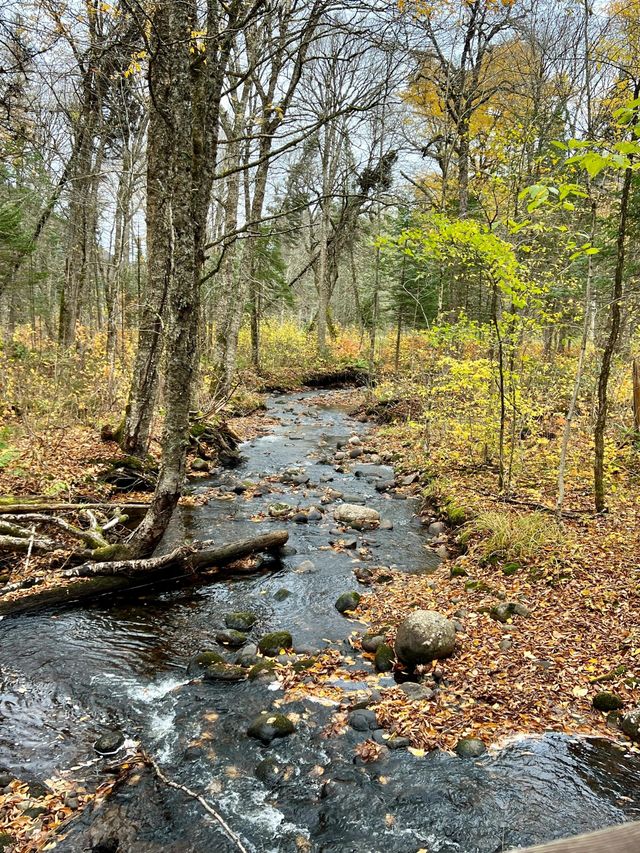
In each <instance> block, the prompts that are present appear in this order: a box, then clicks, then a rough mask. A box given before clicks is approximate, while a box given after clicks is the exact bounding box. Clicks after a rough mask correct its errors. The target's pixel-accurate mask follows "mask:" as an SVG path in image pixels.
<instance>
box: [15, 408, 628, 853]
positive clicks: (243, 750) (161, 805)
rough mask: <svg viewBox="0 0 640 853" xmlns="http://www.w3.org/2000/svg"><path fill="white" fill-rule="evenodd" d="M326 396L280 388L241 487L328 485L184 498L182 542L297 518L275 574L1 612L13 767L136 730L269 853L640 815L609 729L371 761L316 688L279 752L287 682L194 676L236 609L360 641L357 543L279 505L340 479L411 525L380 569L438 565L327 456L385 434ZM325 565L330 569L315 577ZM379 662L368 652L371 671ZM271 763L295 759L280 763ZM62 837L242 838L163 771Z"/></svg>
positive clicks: (186, 844)
mask: <svg viewBox="0 0 640 853" xmlns="http://www.w3.org/2000/svg"><path fill="white" fill-rule="evenodd" d="M315 398H316V395H315V394H298V395H295V396H280V397H275V398H273V399H272V400H271V401H270V406H269V408H270V414H271V415H273V416H274V417H275V418H277V419H279V424H278V425H277V426H275V427H274V428H273V430H272V432H271V433H270V434H269V435H266V436H263V437H260V438H257V439H255V440H253V441H251V442H248V443H247V444H246V445H245V446H244V447H243V448H242V449H243V452H244V454H245V456H246V462H245V463H244V464H243V465H242V467H241V468H240V469H239V470H238V471H236V472H234V476H235V477H237V478H238V479H239V480H244V479H250V480H252V481H254V482H260V481H263V480H264V479H265V478H266V477H272V476H275V475H278V474H280V473H282V471H283V470H285V469H287V468H291V467H296V468H301V469H305V470H306V472H307V473H308V474H309V475H310V482H309V484H308V485H306V486H303V487H302V488H300V487H297V488H294V487H291V486H287V485H283V484H272V487H273V488H274V493H271V494H265V495H264V496H263V497H258V498H251V499H248V498H245V497H244V496H242V495H238V496H234V497H233V498H230V499H224V500H222V499H218V498H213V499H211V500H210V501H209V502H208V503H207V504H205V505H204V506H199V507H194V508H183V509H182V510H181V511H180V513H179V514H178V516H177V517H176V518H175V519H174V522H173V523H172V525H171V528H170V530H169V531H168V534H167V537H166V540H165V542H164V543H163V546H162V547H163V548H166V549H168V548H170V547H172V546H173V545H175V544H176V543H177V542H181V541H183V540H184V539H185V537H191V538H194V539H196V538H215V539H217V540H219V541H220V542H223V541H230V540H235V539H239V538H242V537H244V536H245V535H254V534H256V533H258V532H266V531H269V530H272V529H274V528H275V527H281V526H283V524H284V525H286V526H287V527H288V529H289V531H290V545H292V546H293V547H294V548H295V549H296V551H297V553H296V554H295V555H293V556H289V557H286V558H284V559H283V560H282V561H281V563H280V564H279V565H276V566H275V567H272V568H271V570H269V571H267V572H265V573H262V574H256V575H252V576H245V577H242V578H238V579H235V580H229V581H226V582H219V583H212V584H209V585H198V586H193V585H190V586H182V587H180V588H177V589H176V588H171V589H170V588H165V589H164V590H158V589H155V590H151V589H142V590H140V591H139V592H138V593H137V594H136V595H135V596H131V595H129V596H128V597H126V598H119V599H114V598H110V599H103V600H100V601H98V602H95V603H93V604H92V605H83V606H70V607H66V608H58V609H51V610H48V611H40V612H37V613H34V614H32V615H20V616H17V617H13V618H6V619H4V620H2V621H1V622H0V668H1V678H0V766H3V767H6V768H8V769H9V770H10V771H11V772H13V773H15V774H16V775H18V776H20V777H21V778H28V777H31V778H33V777H35V778H39V779H45V778H47V777H50V776H52V775H56V774H59V773H63V774H64V773H66V774H68V776H69V777H70V778H82V777H83V774H84V775H87V776H91V775H93V776H94V777H95V776H96V775H97V774H99V772H100V761H101V760H98V761H97V762H96V760H95V753H94V752H93V749H92V743H93V741H94V740H95V738H96V736H97V734H99V733H100V731H101V730H103V729H104V727H105V726H107V727H109V726H112V727H117V728H120V729H122V730H123V731H125V732H126V733H127V735H128V736H129V737H130V738H133V739H139V740H140V741H141V742H142V744H143V745H144V747H145V748H146V749H147V751H148V752H149V753H150V754H152V755H153V756H154V757H155V758H156V760H157V761H158V763H159V764H160V765H161V766H162V767H163V768H164V770H165V772H166V773H167V775H169V776H170V777H171V778H172V779H174V780H176V781H177V782H179V783H181V784H182V785H185V786H188V787H189V788H191V789H193V790H196V791H198V792H199V793H202V794H203V795H204V796H205V797H208V798H209V799H210V800H211V802H212V803H214V804H215V806H216V808H217V809H218V811H219V812H220V813H221V814H222V815H223V816H224V818H225V819H226V820H227V822H228V823H229V824H230V825H231V826H232V827H233V829H234V830H235V831H236V832H237V833H238V835H239V836H240V838H241V839H242V841H243V843H244V845H245V846H246V848H247V850H251V851H257V853H289V851H291V852H292V853H293V851H299V850H306V851H345V853H378V851H380V853H382V851H385V853H386V851H392V852H393V851H398V853H405V851H406V853H414V851H417V850H419V849H425V850H428V851H429V853H498V851H503V850H510V849H512V848H514V847H517V846H521V845H522V846H524V845H527V844H533V843H539V842H541V841H545V840H549V839H552V838H557V837H561V836H565V835H571V834H574V833H578V832H581V831H587V830H590V829H595V828H599V827H602V826H605V825H609V824H614V823H619V822H622V821H624V820H625V819H634V818H635V819H638V818H639V817H640V761H638V759H637V757H633V756H631V755H628V754H626V753H625V750H624V749H623V748H620V747H618V746H615V745H613V744H610V743H608V742H606V741H596V740H580V739H572V738H568V737H564V736H561V735H555V734H554V735H548V736H545V737H543V738H538V739H521V740H518V741H515V742H513V743H512V744H511V745H509V746H507V747H505V748H503V749H502V750H500V751H491V752H490V753H488V754H486V755H485V756H483V757H482V758H480V759H477V760H475V761H468V760H462V759H459V758H456V757H452V756H449V755H446V754H442V753H433V754H431V755H429V756H427V757H426V758H418V757H415V756H413V755H411V754H409V753H408V752H406V751H404V750H398V751H395V752H392V753H390V755H389V757H388V758H386V759H384V760H382V761H379V762H376V763H372V764H366V765H362V764H357V763H354V747H355V745H356V744H357V742H358V741H359V740H362V739H363V738H364V737H365V736H364V735H362V734H359V733H357V732H355V731H351V730H350V731H349V732H348V733H347V734H346V735H343V736H338V737H333V738H329V739H325V738H323V737H322V735H321V730H322V728H323V727H324V726H325V725H326V723H327V722H328V720H329V718H330V715H331V713H332V710H331V708H327V707H324V706H323V705H321V704H318V703H317V702H313V701H311V700H307V701H297V702H295V703H291V704H288V705H286V706H285V707H284V709H283V710H284V711H285V712H293V713H296V714H299V715H300V721H299V723H298V726H297V731H296V733H295V734H294V735H292V736H290V737H288V738H283V739H281V740H276V741H274V742H273V744H272V745H271V746H270V747H268V748H266V747H263V746H261V745H260V743H259V742H258V741H255V740H252V739H250V738H248V737H247V736H246V729H247V726H248V723H249V722H250V721H251V719H252V718H253V717H254V716H255V715H256V714H257V713H259V712H260V711H261V710H267V709H271V708H272V707H273V702H274V700H276V699H278V698H280V697H281V696H282V694H281V692H279V691H277V690H274V689H273V685H271V686H269V684H268V682H264V681H258V682H253V683H248V682H244V683H240V684H219V685H216V684H208V683H202V682H198V681H196V682H192V681H190V679H189V678H188V677H187V675H186V671H185V667H186V663H187V661H188V660H189V658H190V657H191V656H192V655H194V654H197V653H198V652H200V651H202V650H204V649H210V648H214V647H215V639H214V638H215V633H216V630H218V629H220V628H221V627H223V616H224V614H225V613H226V612H229V611H234V610H251V611H254V612H255V613H257V614H258V616H259V620H258V623H257V625H256V626H255V628H254V629H253V631H252V636H254V637H256V638H257V637H259V636H260V635H261V634H263V633H266V632H267V631H269V630H277V629H286V630H289V631H290V632H291V633H292V635H293V638H294V645H296V646H300V647H302V646H311V647H313V648H322V647H324V646H327V645H335V646H338V647H342V648H343V649H345V650H346V647H345V646H344V645H343V644H344V642H345V640H346V638H347V637H348V635H349V634H350V633H351V632H352V631H353V630H354V627H357V626H354V623H353V622H352V621H349V620H347V619H345V618H343V617H342V616H340V615H339V614H338V613H337V611H336V610H335V608H334V602H335V600H336V598H337V597H338V595H339V594H340V593H341V592H344V591H347V590H351V589H356V588H357V583H356V582H355V579H354V577H353V568H354V560H355V559H356V557H357V555H356V554H355V552H353V551H347V552H341V553H338V552H335V551H332V550H319V549H320V547H321V546H324V545H326V544H327V542H328V540H329V539H330V538H331V534H330V530H331V528H332V527H333V526H334V523H333V522H332V520H331V508H330V507H328V508H327V509H326V512H325V515H324V518H323V519H322V520H321V521H318V522H314V523H309V524H304V525H302V524H295V523H293V522H274V521H271V520H270V519H268V518H266V519H263V520H260V521H257V522H256V521H252V520H251V518H252V516H255V515H256V514H259V513H260V512H266V509H267V507H268V505H269V504H271V503H274V502H276V501H278V502H279V501H284V502H290V503H292V504H293V505H295V506H301V507H310V506H312V505H315V504H319V499H320V496H321V495H322V493H323V491H324V490H325V489H326V488H327V487H332V488H335V489H337V490H339V491H341V492H343V493H345V495H346V496H349V495H353V496H357V497H358V498H359V499H362V498H364V499H365V501H366V504H367V505H368V506H371V507H374V508H376V509H378V510H379V511H380V513H381V515H382V518H383V519H387V520H389V521H392V522H393V530H379V531H375V532H367V533H363V534H360V535H359V536H358V539H359V546H361V545H366V546H367V547H368V548H369V549H370V550H371V553H372V557H373V560H372V562H373V563H374V564H376V565H395V566H397V567H398V568H401V569H403V570H405V571H426V570H428V569H429V568H432V567H433V566H434V565H435V562H436V559H435V557H434V555H433V552H432V551H430V550H428V549H427V548H425V545H426V543H427V536H426V534H425V532H424V530H423V529H422V527H421V525H420V522H419V519H418V518H417V517H416V516H415V512H416V509H417V507H416V504H415V503H414V502H413V501H411V500H400V499H397V498H396V497H394V496H392V495H386V494H379V493H378V492H376V490H375V488H374V485H375V483H374V481H373V480H372V479H371V478H370V477H368V476H367V475H368V474H369V473H370V469H368V468H366V466H365V467H364V468H362V467H361V466H359V465H358V463H357V460H356V461H355V462H354V464H353V465H352V466H350V467H351V470H350V471H349V472H348V473H338V472H336V471H335V470H334V468H333V467H332V466H331V465H327V464H319V463H321V458H322V456H324V455H325V454H329V455H332V453H333V451H334V450H335V447H336V443H337V441H338V440H339V439H345V438H347V437H348V436H350V435H352V434H353V433H354V432H357V433H362V432H363V430H366V427H363V426H362V425H361V424H359V423H356V422H355V421H353V420H351V419H350V418H349V417H348V415H347V413H346V412H345V411H343V410H342V409H341V408H340V407H339V406H338V405H337V404H334V403H332V401H331V395H330V394H329V395H325V400H326V401H327V402H326V403H324V404H319V403H318V401H317V400H316V399H315ZM358 471H360V474H361V476H356V474H357V472H358ZM383 473H384V472H383ZM389 473H390V472H389ZM329 477H331V478H333V479H332V480H328V479H327V478H329ZM211 485H212V484H211V481H209V480H200V481H197V482H195V483H194V484H192V488H193V491H194V492H195V493H198V492H199V491H202V490H203V489H207V488H209V487H210V486H211ZM308 560H310V561H311V562H312V563H313V566H314V567H313V569H312V570H309V571H304V572H298V571H296V569H297V568H298V567H299V566H300V564H301V563H302V562H303V561H308ZM356 564H357V563H356ZM283 588H284V589H287V590H288V591H289V592H290V593H291V594H290V595H289V597H287V598H286V599H285V600H283V601H279V600H277V599H276V598H275V597H274V596H275V593H276V592H277V591H278V590H282V589H283ZM232 657H233V654H229V658H230V659H232ZM367 667H369V665H368V664H366V663H363V662H362V661H358V668H361V669H362V668H364V669H366V668H367ZM369 668H370V667H369ZM265 758H272V759H275V761H274V763H273V764H271V765H266V764H262V765H261V762H263V760H264V759H265ZM258 765H260V770H259V771H258V775H256V767H258ZM56 849H57V850H59V851H69V853H76V851H78V853H79V852H80V851H85V850H94V851H100V853H109V851H111V853H115V851H120V853H129V851H131V853H147V851H148V853H153V851H160V850H162V851H168V853H192V851H193V853H205V851H222V853H226V851H230V850H234V849H236V848H235V847H234V846H233V844H232V843H231V842H230V841H229V840H228V839H227V838H226V836H225V835H224V834H223V833H222V831H221V830H220V828H219V826H218V825H217V824H216V823H215V822H214V821H213V820H212V819H211V818H210V817H209V816H208V815H207V814H206V812H205V811H204V810H203V809H202V807H201V806H200V805H199V804H198V803H197V802H195V801H194V800H192V799H189V798H188V797H186V796H185V795H184V794H183V793H182V792H180V791H176V790H172V789H170V788H167V787H166V786H165V785H164V784H163V783H161V782H160V781H159V780H158V779H157V778H155V776H154V775H153V774H152V773H149V774H147V775H146V776H145V775H144V774H143V775H142V778H141V779H140V780H139V781H138V782H137V783H136V784H124V785H122V786H121V787H120V788H118V789H117V790H116V792H115V793H114V795H113V796H112V797H111V799H110V801H109V803H108V804H107V805H106V806H102V807H101V808H100V809H98V810H95V811H93V810H91V809H89V810H87V811H86V812H85V814H84V815H83V816H82V817H81V818H80V819H79V820H78V821H77V822H76V824H75V825H74V827H73V828H72V829H71V831H70V832H69V833H68V835H67V836H66V838H65V839H64V840H62V841H61V842H60V843H59V844H58V846H57V847H56Z"/></svg>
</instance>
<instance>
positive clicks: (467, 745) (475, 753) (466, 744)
mask: <svg viewBox="0 0 640 853" xmlns="http://www.w3.org/2000/svg"><path fill="white" fill-rule="evenodd" d="M486 751H487V747H486V746H485V745H484V744H483V742H482V741H481V740H479V738H475V737H468V738H462V740H459V741H458V743H457V745H456V755H459V756H460V758H479V757H480V756H481V755H484V753H485V752H486Z"/></svg>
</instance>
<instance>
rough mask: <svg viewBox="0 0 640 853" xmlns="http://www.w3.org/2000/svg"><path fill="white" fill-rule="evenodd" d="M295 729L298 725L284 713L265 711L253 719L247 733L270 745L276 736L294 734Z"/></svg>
mask: <svg viewBox="0 0 640 853" xmlns="http://www.w3.org/2000/svg"><path fill="white" fill-rule="evenodd" d="M295 730H296V727H295V726H294V724H293V722H292V721H291V720H290V719H289V717H285V715H284V714H272V713H269V712H268V711H263V712H262V713H261V714H259V715H258V716H257V717H256V718H255V719H254V720H253V722H252V723H251V725H250V726H249V728H248V729H247V734H248V735H249V737H253V738H256V739H257V740H260V741H262V743H263V744H264V745H265V746H268V745H269V744H270V743H271V741H272V740H274V739H275V738H281V737H286V736H287V735H292V734H293V733H294V732H295Z"/></svg>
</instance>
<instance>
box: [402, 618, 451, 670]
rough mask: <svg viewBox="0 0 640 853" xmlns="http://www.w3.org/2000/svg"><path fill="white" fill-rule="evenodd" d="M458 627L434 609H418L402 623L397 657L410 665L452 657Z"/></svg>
mask: <svg viewBox="0 0 640 853" xmlns="http://www.w3.org/2000/svg"><path fill="white" fill-rule="evenodd" d="M455 644H456V626H455V625H454V623H453V622H452V621H451V620H450V619H447V618H446V617H445V616H443V615H442V614H441V613H436V612H435V611H434V610H416V611H414V612H413V613H412V614H411V615H410V616H407V618H406V619H405V620H404V622H402V623H401V624H400V626H399V628H398V631H397V634H396V643H395V650H396V656H397V657H398V659H399V660H401V661H403V662H404V663H406V664H409V665H410V666H417V665H418V664H423V663H430V662H431V661H432V660H437V659H439V658H446V657H449V655H451V654H453V650H454V648H455Z"/></svg>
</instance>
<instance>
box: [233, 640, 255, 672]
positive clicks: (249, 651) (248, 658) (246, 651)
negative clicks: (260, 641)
mask: <svg viewBox="0 0 640 853" xmlns="http://www.w3.org/2000/svg"><path fill="white" fill-rule="evenodd" d="M259 660H260V658H259V657H258V647H257V646H256V644H255V643H249V644H248V645H247V646H244V648H242V649H241V650H240V652H238V654H237V655H236V659H235V661H234V663H237V664H238V666H253V665H254V663H257V662H258V661H259Z"/></svg>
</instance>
